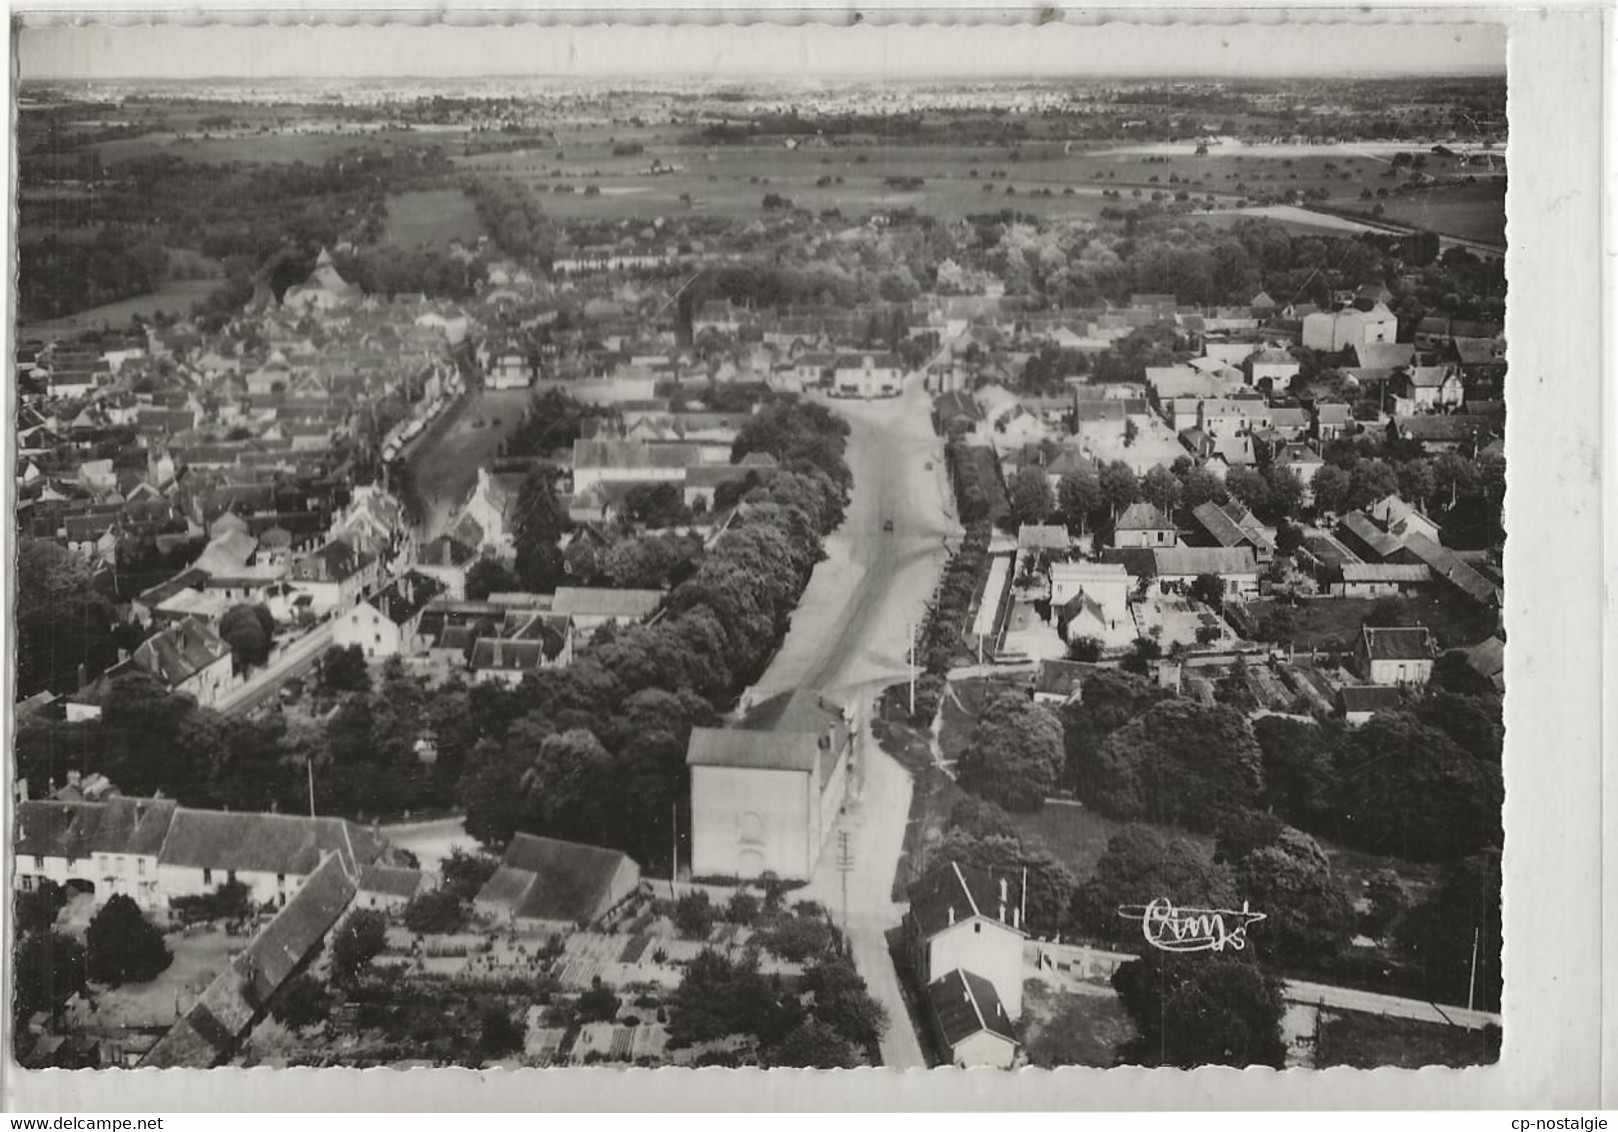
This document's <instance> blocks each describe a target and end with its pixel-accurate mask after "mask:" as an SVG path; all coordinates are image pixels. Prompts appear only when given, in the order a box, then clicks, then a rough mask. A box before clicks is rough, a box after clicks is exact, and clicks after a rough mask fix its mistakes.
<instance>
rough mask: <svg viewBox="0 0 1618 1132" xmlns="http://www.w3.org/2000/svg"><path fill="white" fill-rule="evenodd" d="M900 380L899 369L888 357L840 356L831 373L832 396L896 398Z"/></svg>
mask: <svg viewBox="0 0 1618 1132" xmlns="http://www.w3.org/2000/svg"><path fill="white" fill-rule="evenodd" d="M903 380H904V370H903V367H902V366H901V365H900V363H899V359H898V358H896V357H894V356H893V355H892V354H889V353H881V352H877V353H869V354H840V355H838V358H837V365H836V369H835V371H834V372H833V374H832V393H833V395H834V396H837V397H864V398H866V399H870V398H872V397H897V396H898V395H899V390H900V387H901V385H902V383H903Z"/></svg>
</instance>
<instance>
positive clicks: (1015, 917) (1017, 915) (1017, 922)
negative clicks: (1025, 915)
mask: <svg viewBox="0 0 1618 1132" xmlns="http://www.w3.org/2000/svg"><path fill="white" fill-rule="evenodd" d="M1011 926H1012V927H1014V928H1016V929H1017V930H1018V931H1021V930H1022V909H1020V908H1013V909H1012V910H1011Z"/></svg>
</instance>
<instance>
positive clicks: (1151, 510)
mask: <svg viewBox="0 0 1618 1132" xmlns="http://www.w3.org/2000/svg"><path fill="white" fill-rule="evenodd" d="M1116 529H1117V530H1120V531H1157V530H1169V531H1172V530H1173V529H1174V520H1172V519H1170V518H1169V517H1168V516H1167V515H1165V514H1163V512H1162V511H1160V510H1158V508H1157V506H1156V505H1155V504H1152V503H1146V502H1137V503H1131V504H1130V505H1129V506H1128V507H1125V508H1124V513H1123V514H1122V515H1119V516H1118V523H1117V527H1116Z"/></svg>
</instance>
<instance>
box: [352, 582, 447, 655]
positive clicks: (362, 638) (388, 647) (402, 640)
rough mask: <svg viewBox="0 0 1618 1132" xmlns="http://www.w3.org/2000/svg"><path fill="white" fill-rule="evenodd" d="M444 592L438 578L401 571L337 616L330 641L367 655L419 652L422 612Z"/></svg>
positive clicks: (422, 643) (422, 644) (421, 640)
mask: <svg viewBox="0 0 1618 1132" xmlns="http://www.w3.org/2000/svg"><path fill="white" fill-rule="evenodd" d="M443 592H444V587H443V586H442V585H441V584H440V583H439V582H438V581H437V579H434V578H429V577H427V576H426V575H424V574H419V573H417V572H415V571H410V572H409V573H406V574H402V575H400V576H399V577H397V578H395V579H394V580H393V581H392V582H390V583H389V584H388V585H387V586H385V587H384V588H383V589H381V590H379V591H377V592H376V593H375V594H373V595H371V596H370V597H367V598H361V599H360V601H359V602H358V603H357V604H356V605H355V606H354V607H353V608H352V609H350V610H349V611H348V612H347V613H345V614H343V615H342V616H340V617H338V618H337V620H336V621H335V622H333V624H332V634H331V636H332V644H333V646H335V647H336V648H347V647H349V646H358V647H359V649H360V651H361V652H363V653H364V654H365V655H366V657H367V658H368V659H376V658H377V657H389V656H412V655H414V654H416V653H418V652H422V651H423V650H425V649H426V647H427V642H426V641H425V640H424V639H423V637H422V635H421V612H422V610H423V609H424V608H426V606H427V603H428V602H429V601H431V600H432V599H433V598H435V597H437V596H438V595H439V594H441V593H443Z"/></svg>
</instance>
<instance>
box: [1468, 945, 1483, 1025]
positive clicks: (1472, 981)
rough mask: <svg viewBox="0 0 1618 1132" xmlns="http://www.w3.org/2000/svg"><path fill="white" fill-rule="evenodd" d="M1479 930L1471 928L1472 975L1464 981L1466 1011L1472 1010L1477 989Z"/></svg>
mask: <svg viewBox="0 0 1618 1132" xmlns="http://www.w3.org/2000/svg"><path fill="white" fill-rule="evenodd" d="M1480 930H1481V929H1480V928H1478V927H1476V926H1474V927H1473V928H1472V974H1471V977H1469V978H1468V979H1467V980H1466V1008H1467V1009H1468V1010H1471V1009H1472V1003H1473V1001H1474V999H1475V997H1476V994H1477V989H1478V932H1479V931H1480Z"/></svg>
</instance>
